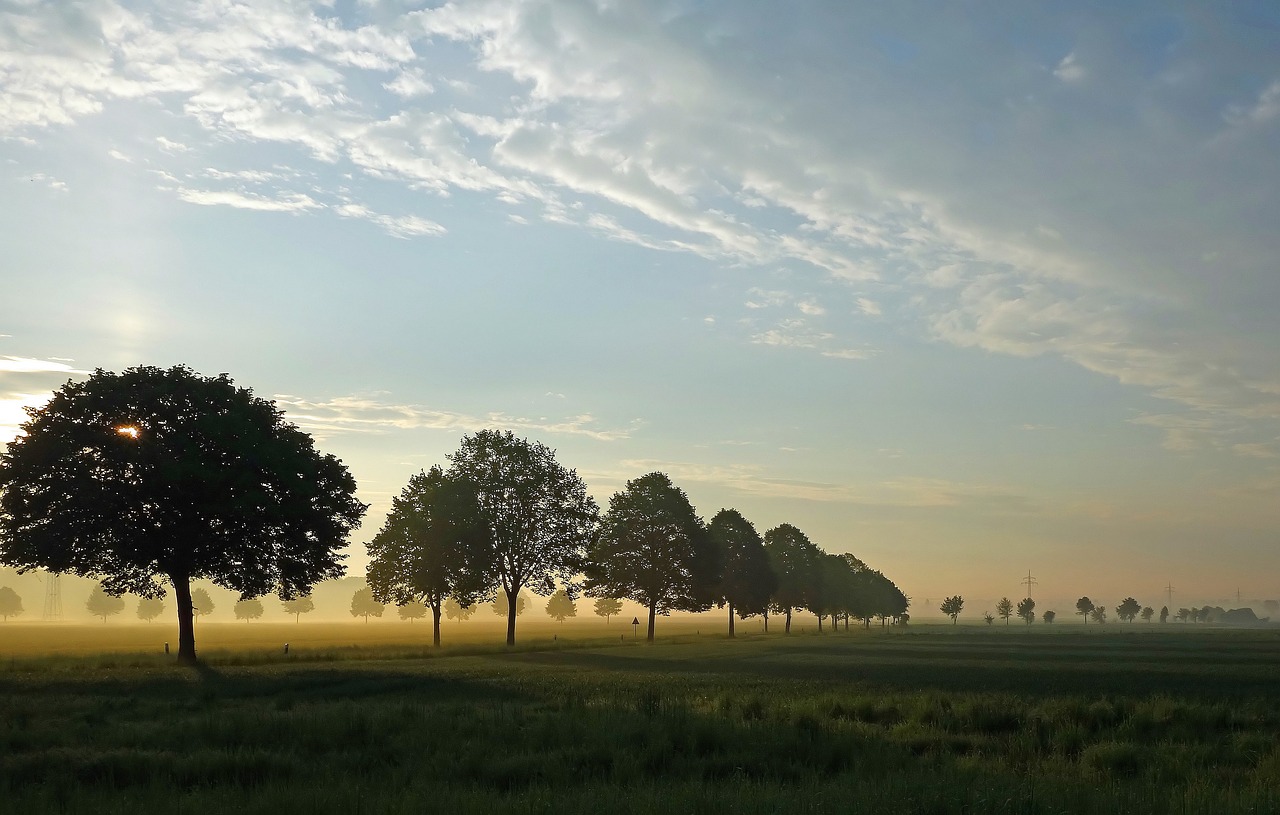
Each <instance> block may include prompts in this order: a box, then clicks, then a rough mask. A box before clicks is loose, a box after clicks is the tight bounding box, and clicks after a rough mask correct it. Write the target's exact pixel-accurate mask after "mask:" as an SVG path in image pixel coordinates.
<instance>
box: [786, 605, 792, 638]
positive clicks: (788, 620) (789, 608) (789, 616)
mask: <svg viewBox="0 0 1280 815" xmlns="http://www.w3.org/2000/svg"><path fill="white" fill-rule="evenodd" d="M787 633H788V634H790V633H791V607H790V606H787Z"/></svg>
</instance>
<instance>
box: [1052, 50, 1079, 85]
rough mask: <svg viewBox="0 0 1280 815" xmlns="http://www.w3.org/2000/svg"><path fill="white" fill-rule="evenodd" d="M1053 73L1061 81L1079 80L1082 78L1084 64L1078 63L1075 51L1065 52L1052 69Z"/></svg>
mask: <svg viewBox="0 0 1280 815" xmlns="http://www.w3.org/2000/svg"><path fill="white" fill-rule="evenodd" d="M1053 75H1054V76H1056V77H1057V78H1058V79H1061V80H1062V81H1063V82H1079V81H1080V80H1081V79H1084V66H1082V65H1081V64H1080V61H1079V59H1077V57H1076V55H1075V52H1072V53H1070V54H1067V55H1066V56H1065V57H1063V58H1062V61H1061V62H1059V63H1058V67H1056V68H1054V69H1053Z"/></svg>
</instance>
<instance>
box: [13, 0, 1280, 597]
mask: <svg viewBox="0 0 1280 815" xmlns="http://www.w3.org/2000/svg"><path fill="white" fill-rule="evenodd" d="M1277 156H1280V7H1277V6H1276V4H1274V3H1272V2H1265V1H1264V2H1254V3H1249V2H1239V3H1230V4H1201V3H1170V2H1147V3H1143V2H1133V3H1124V4H1115V3H1083V2H1082V3H1044V4H1035V5H1025V6H1019V7H1018V8H1016V9H1012V10H1011V9H1009V8H1007V7H1001V8H996V7H994V6H991V5H989V4H980V3H947V4H940V3H920V2H900V3H892V4H885V3H875V4H873V3H856V4H855V3H836V2H817V1H816V0H815V2H798V3H775V2H763V1H755V2H752V1H750V0H747V1H743V0H732V1H730V0H724V1H723V2H658V1H657V0H655V1H654V2H640V1H639V0H635V1H631V0H627V1H625V2H624V0H528V2H488V1H477V2H470V1H463V2H456V3H449V4H446V5H436V4H431V3H422V2H410V1H409V0H348V1H346V2H341V1H339V0H335V1H334V2H311V3H308V2H301V0H296V1H295V0H257V1H256V2H252V3H238V2H232V0H165V2H159V1H158V0H157V1H156V2H145V0H144V1H141V2H112V1H111V0H90V1H89V2H77V3H72V2H56V3H49V2H38V0H0V252H2V257H3V260H2V261H0V442H7V441H8V440H9V439H12V438H13V437H14V436H15V435H16V434H17V433H18V425H19V424H20V423H21V422H22V421H23V420H24V417H25V414H24V413H23V408H24V407H26V406H39V405H40V404H42V403H43V402H44V401H45V400H47V399H48V398H49V396H50V394H51V393H52V391H53V390H54V389H55V388H57V387H59V386H61V385H62V384H63V383H65V382H66V381H68V380H69V379H81V378H83V377H84V376H86V375H87V374H88V372H91V371H92V370H94V369H97V368H102V369H106V370H112V371H119V370H123V369H124V368H127V367H130V366H134V365H142V364H146V365H158V366H165V367H167V366H169V365H174V364H185V365H188V366H190V367H191V368H193V369H195V370H196V371H197V372H200V373H202V374H207V375H214V374H218V373H223V372H225V373H228V374H230V375H231V376H232V377H233V379H234V380H235V381H236V383H237V384H239V385H242V386H246V387H250V388H252V389H253V390H254V392H255V394H257V395H259V396H262V397H264V398H269V399H273V400H275V402H276V403H277V405H279V406H280V407H281V408H283V409H284V411H285V413H286V416H287V418H288V419H289V420H290V421H293V422H295V423H297V424H298V425H299V426H300V427H302V428H303V429H305V430H307V431H308V432H310V433H311V434H313V436H315V438H316V440H317V444H318V446H319V447H320V449H321V450H323V451H325V452H330V453H333V454H335V455H337V456H338V457H340V458H341V459H342V460H343V461H344V462H345V463H346V464H347V465H348V467H349V468H350V469H351V471H352V473H353V474H354V476H355V477H356V479H357V481H358V483H359V485H360V486H359V494H360V497H361V498H362V499H363V500H364V501H367V502H368V503H369V504H370V505H371V507H370V510H369V514H368V516H367V518H366V521H365V524H364V526H363V527H362V528H361V529H360V530H359V531H358V532H357V533H356V534H355V536H354V537H353V540H354V542H355V543H354V545H353V546H352V548H351V551H350V558H349V564H350V567H351V569H352V571H353V573H356V574H359V573H362V572H363V568H364V565H365V562H366V561H365V555H364V551H363V547H362V545H361V544H362V542H363V541H366V540H368V539H369V538H370V537H372V536H373V534H375V533H376V531H377V529H378V527H379V526H380V525H381V523H382V520H383V518H384V517H385V514H386V511H387V509H388V507H389V503H390V500H391V497H392V496H394V495H395V494H397V493H398V492H399V491H400V489H401V488H402V487H403V486H404V485H405V484H406V483H407V481H408V479H409V477H410V476H411V475H412V474H413V473H416V472H418V471H419V470H422V469H424V468H427V467H430V466H431V465H432V464H437V463H438V464H447V459H446V456H447V455H448V454H449V453H450V452H452V451H453V450H455V449H456V448H457V446H458V443H459V441H460V440H461V438H462V436H463V435H464V434H466V433H470V432H474V431H476V430H479V429H482V428H487V427H499V428H505V429H510V430H512V431H514V432H516V433H517V434H518V435H522V436H526V437H528V438H531V439H535V440H538V441H541V442H543V443H545V444H547V445H548V446H549V447H552V448H554V449H555V450H556V451H557V456H558V459H559V460H560V462H561V463H562V464H564V465H565V466H567V467H571V468H574V469H576V470H577V472H578V473H579V475H581V476H582V477H583V479H584V480H585V481H586V483H587V484H588V487H589V488H590V490H591V492H592V494H593V495H594V496H595V497H596V498H597V500H598V501H599V502H600V504H601V506H602V507H605V506H607V504H608V499H609V496H610V495H612V494H613V493H614V492H615V491H617V490H619V489H621V488H622V487H623V486H624V485H625V483H626V481H627V480H628V479H631V478H636V477H638V476H640V475H643V474H645V473H647V472H650V471H653V470H662V471H664V472H667V473H668V474H669V475H670V476H671V477H672V479H673V480H674V481H675V483H676V484H677V485H678V486H680V487H682V488H683V489H684V490H685V491H686V492H687V493H688V494H689V496H690V498H691V500H692V501H693V503H694V505H695V506H696V507H697V509H698V511H699V512H700V514H701V515H702V516H703V517H704V518H708V519H709V518H710V517H711V516H712V515H714V514H715V512H716V511H717V510H719V509H720V508H721V507H735V508H737V509H739V510H740V511H741V512H742V513H743V514H744V515H746V517H748V518H749V519H750V520H752V521H753V522H754V523H755V524H756V526H757V528H758V529H759V530H760V531H762V532H763V531H764V530H766V529H769V528H771V527H773V526H775V525H777V524H780V523H784V522H786V523H792V524H795V525H796V526H798V527H800V528H801V529H803V530H804V531H806V532H807V533H808V534H809V536H810V538H811V539H812V540H813V541H814V542H815V543H817V544H818V545H819V546H821V547H823V548H824V549H827V550H828V551H832V552H845V551H849V552H853V553H854V554H856V555H857V556H858V557H860V558H862V559H863V560H864V561H865V562H867V563H868V564H870V565H871V566H873V567H875V568H878V569H880V570H882V571H883V572H885V574H887V575H888V576H889V577H890V578H891V579H893V580H894V581H895V582H897V583H898V585H899V586H901V587H902V588H903V590H904V591H906V593H907V594H909V595H910V596H911V597H912V598H913V600H914V603H915V605H916V607H917V608H920V607H922V606H923V605H924V604H925V603H926V602H928V603H929V604H931V605H934V606H936V604H937V602H938V601H939V600H940V598H941V597H942V596H945V595H948V594H962V595H967V596H977V597H1000V596H1002V595H1008V596H1011V597H1015V598H1016V597H1020V596H1023V594H1025V590H1024V588H1023V587H1022V586H1020V584H1019V580H1020V579H1021V578H1023V577H1024V576H1025V575H1026V574H1027V572H1028V571H1030V572H1031V573H1032V574H1033V575H1034V576H1035V577H1036V578H1037V579H1038V581H1039V582H1038V586H1037V588H1036V592H1037V593H1039V594H1041V595H1047V596H1055V597H1075V596H1079V595H1081V594H1089V595H1090V596H1093V597H1094V598H1095V601H1097V602H1103V603H1108V604H1110V605H1114V604H1115V603H1116V602H1118V601H1119V599H1121V598H1122V597H1124V596H1126V595H1134V596H1135V597H1137V598H1138V599H1139V600H1142V601H1143V602H1144V603H1154V602H1155V601H1156V600H1160V599H1162V595H1163V594H1164V589H1165V587H1166V586H1168V585H1172V586H1173V587H1175V594H1174V597H1173V600H1174V605H1177V601H1178V600H1179V599H1180V597H1181V598H1182V599H1187V600H1194V599H1196V598H1199V599H1203V600H1215V599H1218V598H1226V597H1234V596H1235V595H1236V592H1237V591H1239V592H1241V593H1242V596H1243V597H1245V598H1249V597H1254V598H1261V597H1275V596H1278V595H1280V568H1278V567H1280V546H1278V545H1277V543H1280V541H1277V537H1278V533H1280V501H1277V493H1278V492H1280V321H1278V320H1277V319H1276V314H1275V311H1276V307H1277V303H1280V261H1278V259H1280V230H1278V229H1277V228H1276V226H1277V223H1278V222H1280V160H1277Z"/></svg>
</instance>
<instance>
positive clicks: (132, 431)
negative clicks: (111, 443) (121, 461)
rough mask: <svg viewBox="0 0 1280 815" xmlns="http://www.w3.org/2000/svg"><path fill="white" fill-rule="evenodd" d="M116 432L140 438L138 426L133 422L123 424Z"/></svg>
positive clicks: (132, 437)
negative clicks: (132, 423)
mask: <svg viewBox="0 0 1280 815" xmlns="http://www.w3.org/2000/svg"><path fill="white" fill-rule="evenodd" d="M116 432H117V433H119V434H120V435H121V436H128V437H129V438H131V439H136V438H138V428H136V427H134V426H133V425H131V424H126V425H121V426H120V427H117V428H116Z"/></svg>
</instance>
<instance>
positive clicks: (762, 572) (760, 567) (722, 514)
mask: <svg viewBox="0 0 1280 815" xmlns="http://www.w3.org/2000/svg"><path fill="white" fill-rule="evenodd" d="M707 532H708V534H709V535H710V536H711V541H712V543H713V544H715V547H716V560H717V562H718V564H719V567H720V582H719V584H718V586H717V587H716V595H717V597H716V601H717V602H718V603H723V604H725V605H727V606H728V607H729V636H730V637H732V636H733V635H734V631H733V622H734V616H735V614H736V615H737V616H740V617H742V618H743V619H746V618H748V617H751V616H754V615H756V614H764V613H765V612H767V611H768V609H769V599H770V598H771V597H772V596H773V593H774V591H775V590H776V589H777V588H778V578H777V576H776V575H774V573H773V568H772V567H771V566H770V565H769V553H768V552H767V551H765V548H764V540H763V539H762V538H761V537H760V533H759V532H756V528H755V527H754V526H753V525H752V524H751V522H750V521H748V520H747V519H746V518H744V517H742V513H740V512H738V511H737V510H736V509H722V510H720V511H719V512H717V513H716V514H715V517H714V518H712V519H711V523H709V524H707Z"/></svg>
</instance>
